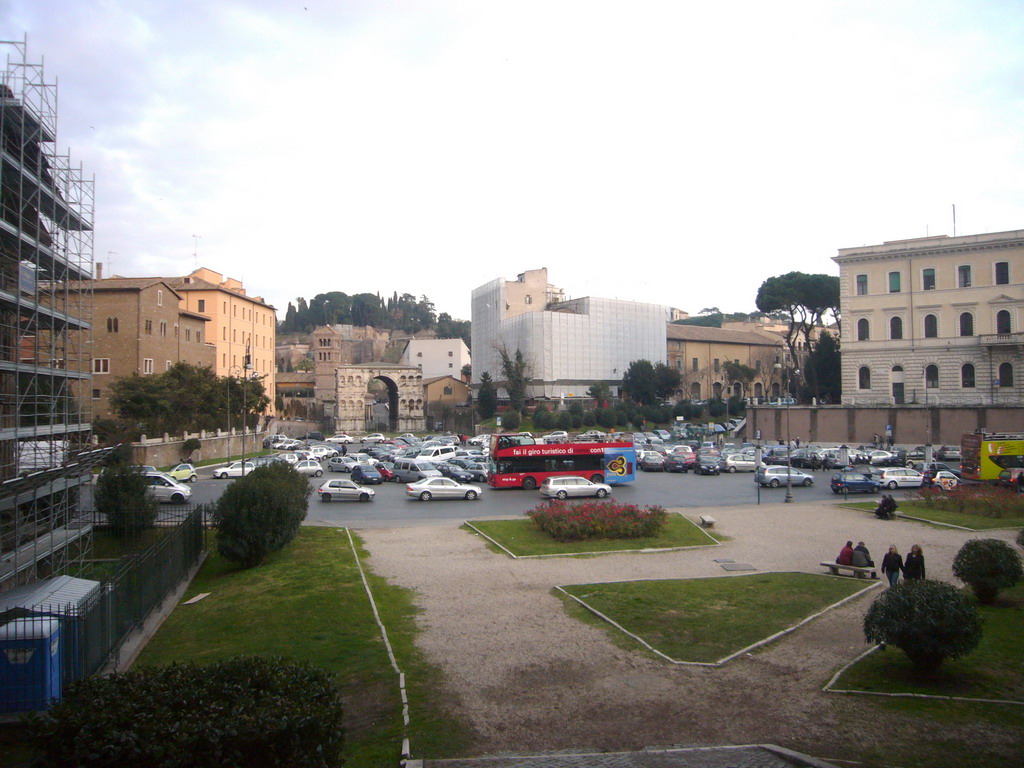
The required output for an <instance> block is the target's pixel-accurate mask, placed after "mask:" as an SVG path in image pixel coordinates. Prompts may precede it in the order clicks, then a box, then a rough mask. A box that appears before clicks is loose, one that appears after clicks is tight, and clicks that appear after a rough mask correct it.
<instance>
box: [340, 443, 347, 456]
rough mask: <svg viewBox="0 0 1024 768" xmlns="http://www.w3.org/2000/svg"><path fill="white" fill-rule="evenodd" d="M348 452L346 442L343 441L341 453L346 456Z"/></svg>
mask: <svg viewBox="0 0 1024 768" xmlns="http://www.w3.org/2000/svg"><path fill="white" fill-rule="evenodd" d="M347 454H348V448H346V447H345V444H344V443H342V444H341V455H342V456H345V455H347Z"/></svg>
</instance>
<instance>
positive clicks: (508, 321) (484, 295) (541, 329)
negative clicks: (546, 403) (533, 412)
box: [472, 269, 669, 399]
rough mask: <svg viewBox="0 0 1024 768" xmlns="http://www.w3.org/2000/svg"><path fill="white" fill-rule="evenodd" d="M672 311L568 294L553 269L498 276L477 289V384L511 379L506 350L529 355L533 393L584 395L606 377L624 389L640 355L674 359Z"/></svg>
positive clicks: (613, 385) (654, 360)
mask: <svg viewBox="0 0 1024 768" xmlns="http://www.w3.org/2000/svg"><path fill="white" fill-rule="evenodd" d="M668 311H669V310H668V308H667V307H664V306H661V305H659V304H647V303H642V302H636V301H620V300H618V299H600V298H594V297H585V298H580V299H569V300H567V299H566V298H565V295H564V293H563V292H562V291H561V290H559V289H558V288H556V287H555V286H553V285H551V284H550V283H548V281H547V270H546V269H535V270H529V271H527V272H524V273H522V274H520V275H519V276H518V277H517V278H516V279H515V280H508V281H506V280H504V279H502V278H498V279H496V280H492V281H491V282H489V283H486V284H484V285H482V286H480V287H479V288H477V289H475V290H474V291H473V306H472V312H473V317H472V320H473V382H474V384H475V385H476V386H479V383H480V376H481V375H482V374H483V373H484V372H487V373H489V374H490V376H491V378H492V379H494V381H496V382H500V381H502V379H503V378H504V376H503V374H502V371H501V356H500V355H499V352H498V350H499V349H505V350H507V351H508V353H509V354H510V355H513V354H515V352H516V350H517V349H518V350H520V351H522V353H523V356H524V358H525V359H526V361H527V362H528V364H529V366H530V372H531V383H530V386H529V388H528V389H527V395H528V396H529V397H546V398H552V399H559V398H568V397H584V396H586V392H587V389H588V388H589V387H590V386H591V385H592V384H594V383H596V382H599V381H604V382H607V384H608V385H609V386H610V387H611V389H612V392H613V393H617V391H618V386H619V384H620V383H621V382H622V376H623V374H624V373H625V371H626V369H627V368H628V367H629V364H630V363H631V362H633V361H634V360H650V361H651V362H652V363H657V362H662V363H664V362H665V361H666V359H667V342H666V336H665V322H666V318H667V317H668Z"/></svg>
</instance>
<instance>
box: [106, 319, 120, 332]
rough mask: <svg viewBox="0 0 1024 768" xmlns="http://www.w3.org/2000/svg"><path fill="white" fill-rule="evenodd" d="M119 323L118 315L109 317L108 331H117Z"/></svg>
mask: <svg viewBox="0 0 1024 768" xmlns="http://www.w3.org/2000/svg"><path fill="white" fill-rule="evenodd" d="M117 331H118V323H117V318H116V317H108V318H107V333H117Z"/></svg>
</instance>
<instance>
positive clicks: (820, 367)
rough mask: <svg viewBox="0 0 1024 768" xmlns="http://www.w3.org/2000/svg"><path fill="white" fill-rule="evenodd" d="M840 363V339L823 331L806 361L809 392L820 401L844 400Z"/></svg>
mask: <svg viewBox="0 0 1024 768" xmlns="http://www.w3.org/2000/svg"><path fill="white" fill-rule="evenodd" d="M839 363H840V358H839V340H838V339H837V338H836V337H835V336H833V335H832V334H831V333H828V332H827V331H823V332H822V333H821V335H819V336H818V340H817V341H816V342H815V344H814V349H813V350H812V351H811V354H809V355H808V356H807V360H806V361H805V362H804V369H805V370H806V373H807V389H808V393H809V394H810V395H812V396H813V397H816V398H817V399H818V402H831V403H838V402H840V401H841V400H842V397H843V380H842V375H841V374H842V371H841V369H840V365H839Z"/></svg>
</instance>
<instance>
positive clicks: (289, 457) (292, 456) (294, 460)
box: [214, 453, 302, 477]
mask: <svg viewBox="0 0 1024 768" xmlns="http://www.w3.org/2000/svg"><path fill="white" fill-rule="evenodd" d="M277 458H278V460H279V461H287V462H288V463H289V464H291V465H292V466H294V465H296V464H298V463H299V461H300V460H301V459H302V457H301V456H299V454H297V453H279V454H277ZM214 477H216V475H214Z"/></svg>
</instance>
